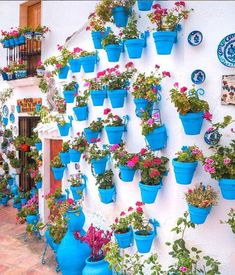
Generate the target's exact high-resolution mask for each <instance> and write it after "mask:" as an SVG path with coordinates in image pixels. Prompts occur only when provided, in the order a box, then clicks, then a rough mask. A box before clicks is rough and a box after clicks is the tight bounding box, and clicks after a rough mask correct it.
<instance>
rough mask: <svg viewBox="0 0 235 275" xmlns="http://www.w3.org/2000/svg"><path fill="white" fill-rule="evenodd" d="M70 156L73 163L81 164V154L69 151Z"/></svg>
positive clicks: (72, 150)
mask: <svg viewBox="0 0 235 275" xmlns="http://www.w3.org/2000/svg"><path fill="white" fill-rule="evenodd" d="M69 156H70V161H71V162H79V161H80V159H81V153H80V152H79V151H77V150H74V149H69Z"/></svg>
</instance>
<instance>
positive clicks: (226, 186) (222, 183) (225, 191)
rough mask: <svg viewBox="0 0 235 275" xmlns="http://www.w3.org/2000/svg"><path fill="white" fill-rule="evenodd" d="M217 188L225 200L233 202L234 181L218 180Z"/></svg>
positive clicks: (234, 198)
mask: <svg viewBox="0 0 235 275" xmlns="http://www.w3.org/2000/svg"><path fill="white" fill-rule="evenodd" d="M219 187H220V190H221V193H222V196H223V198H224V199H225V200H235V179H220V180H219Z"/></svg>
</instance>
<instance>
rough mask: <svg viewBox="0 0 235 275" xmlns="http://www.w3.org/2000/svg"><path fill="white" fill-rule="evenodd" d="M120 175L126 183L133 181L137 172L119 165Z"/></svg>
mask: <svg viewBox="0 0 235 275" xmlns="http://www.w3.org/2000/svg"><path fill="white" fill-rule="evenodd" d="M119 169H120V174H119V177H120V179H121V180H122V181H124V182H130V181H133V179H134V176H135V172H136V170H135V169H133V168H130V167H128V166H124V165H119Z"/></svg>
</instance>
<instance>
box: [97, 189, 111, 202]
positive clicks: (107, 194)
mask: <svg viewBox="0 0 235 275" xmlns="http://www.w3.org/2000/svg"><path fill="white" fill-rule="evenodd" d="M98 191H99V195H100V200H101V202H103V203H104V204H109V203H111V202H113V201H114V196H115V187H113V188H110V189H100V188H98Z"/></svg>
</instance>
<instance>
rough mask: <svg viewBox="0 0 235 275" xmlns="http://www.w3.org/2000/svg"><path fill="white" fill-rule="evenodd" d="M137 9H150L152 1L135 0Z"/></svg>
mask: <svg viewBox="0 0 235 275" xmlns="http://www.w3.org/2000/svg"><path fill="white" fill-rule="evenodd" d="M137 3H138V9H139V10H140V11H150V10H151V8H152V4H153V1H151V0H137Z"/></svg>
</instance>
